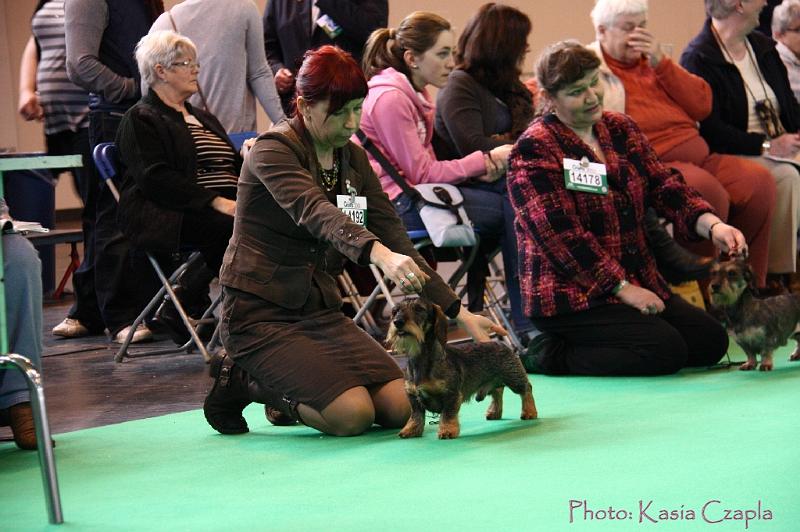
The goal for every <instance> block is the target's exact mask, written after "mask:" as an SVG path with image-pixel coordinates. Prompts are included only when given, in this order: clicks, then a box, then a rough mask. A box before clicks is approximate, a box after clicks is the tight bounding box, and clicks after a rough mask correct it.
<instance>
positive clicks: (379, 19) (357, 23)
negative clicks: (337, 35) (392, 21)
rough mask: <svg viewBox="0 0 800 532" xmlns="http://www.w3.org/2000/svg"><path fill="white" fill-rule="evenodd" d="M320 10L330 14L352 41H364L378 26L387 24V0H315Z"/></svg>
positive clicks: (381, 26)
mask: <svg viewBox="0 0 800 532" xmlns="http://www.w3.org/2000/svg"><path fill="white" fill-rule="evenodd" d="M316 2H317V7H318V8H319V10H320V12H322V13H324V14H326V15H328V16H330V17H331V18H332V19H333V20H334V22H336V23H337V24H338V25H339V26H341V27H342V31H343V32H344V33H345V35H347V37H348V38H349V39H351V40H353V41H356V42H360V43H366V42H367V39H368V38H369V36H370V34H371V33H372V32H373V31H375V30H376V29H378V28H386V27H387V26H389V2H388V0H362V1H361V2H354V1H353V0H316Z"/></svg>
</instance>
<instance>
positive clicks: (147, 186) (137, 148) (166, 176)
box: [116, 107, 218, 211]
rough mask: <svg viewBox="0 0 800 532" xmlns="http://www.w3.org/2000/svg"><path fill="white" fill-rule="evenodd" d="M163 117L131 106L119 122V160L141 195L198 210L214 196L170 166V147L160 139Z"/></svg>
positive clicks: (171, 206)
mask: <svg viewBox="0 0 800 532" xmlns="http://www.w3.org/2000/svg"><path fill="white" fill-rule="evenodd" d="M162 120H163V119H162V118H161V117H160V116H158V115H156V114H155V113H148V112H143V111H142V110H141V109H140V108H137V107H134V108H132V109H131V110H130V111H128V113H126V114H125V117H124V118H123V119H122V122H121V123H120V125H119V131H118V132H117V139H116V140H117V146H118V149H119V157H120V160H121V161H122V162H123V163H124V165H125V167H126V168H127V172H128V174H130V176H131V177H132V178H133V179H134V181H136V185H137V186H138V187H139V189H140V190H141V191H142V194H143V195H144V196H145V197H146V198H147V199H149V200H150V201H153V202H154V203H157V204H158V205H161V206H162V207H165V208H167V209H174V210H194V211H199V210H202V209H203V208H204V207H208V206H210V205H211V203H212V202H213V201H214V199H215V198H217V197H218V194H217V193H216V192H213V191H212V190H211V189H207V188H205V187H202V186H200V185H198V184H197V182H196V180H195V179H194V176H187V175H186V174H185V173H184V172H183V171H182V170H180V169H178V168H175V167H173V166H171V165H170V161H171V160H172V159H173V157H174V156H173V154H172V153H170V150H171V146H167V145H165V144H164V142H163V141H162V134H163V130H164V124H163V123H161V124H159V121H162Z"/></svg>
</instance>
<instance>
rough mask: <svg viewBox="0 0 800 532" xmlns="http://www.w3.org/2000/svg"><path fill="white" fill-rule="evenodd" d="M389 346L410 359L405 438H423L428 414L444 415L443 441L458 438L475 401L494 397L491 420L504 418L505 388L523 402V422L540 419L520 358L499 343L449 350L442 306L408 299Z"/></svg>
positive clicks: (396, 312) (397, 312)
mask: <svg viewBox="0 0 800 532" xmlns="http://www.w3.org/2000/svg"><path fill="white" fill-rule="evenodd" d="M386 340H387V343H388V344H389V345H391V347H392V349H393V350H394V351H395V353H397V354H402V355H407V356H408V366H407V367H406V392H407V393H408V397H409V399H410V401H411V408H412V413H411V418H410V419H409V420H408V423H406V426H405V427H403V430H401V431H400V434H399V435H400V437H401V438H414V437H418V436H422V431H423V429H424V428H425V410H429V411H431V412H437V413H441V419H440V422H439V438H440V439H451V438H457V437H458V434H459V430H460V428H459V423H458V411H459V409H460V408H461V404H462V403H463V402H465V401H468V400H469V399H470V398H471V397H472V396H473V395H475V399H476V400H477V401H482V400H483V398H484V397H486V395H491V396H492V403H491V404H490V405H489V409H488V410H487V411H486V419H500V418H501V417H502V415H503V386H508V387H509V388H511V390H513V391H514V393H517V394H519V395H520V397H521V398H522V414H521V415H520V418H521V419H536V417H537V415H538V414H537V412H536V403H535V402H534V400H533V393H532V390H533V389H532V387H531V384H530V382H529V381H528V375H527V374H526V373H525V368H524V367H523V366H522V362H521V361H520V359H519V357H518V356H516V355H515V354H514V353H513V352H512V351H511V349H509V348H508V347H507V346H505V345H503V344H500V343H497V342H486V343H479V344H474V343H473V344H470V345H467V346H460V347H454V346H450V345H447V317H446V316H445V315H444V313H443V312H442V309H441V308H439V306H438V305H435V304H433V303H430V302H428V301H426V300H424V299H420V298H417V299H406V300H404V301H402V302H401V303H400V304H399V305H397V306H396V307H395V308H394V309H393V311H392V320H391V323H390V325H389V333H388V336H387V339H386Z"/></svg>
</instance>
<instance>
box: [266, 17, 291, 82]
mask: <svg viewBox="0 0 800 532" xmlns="http://www.w3.org/2000/svg"><path fill="white" fill-rule="evenodd" d="M277 3H278V2H267V9H266V10H265V11H264V22H263V26H264V51H265V53H266V55H267V61H269V67H270V68H271V69H272V73H273V74H277V73H278V70H280V69H282V68H286V65H285V64H284V62H283V61H284V59H283V49H282V48H281V41H280V38H279V36H278V27H277V25H276V23H275V9H276V7H275V6H276V4H277Z"/></svg>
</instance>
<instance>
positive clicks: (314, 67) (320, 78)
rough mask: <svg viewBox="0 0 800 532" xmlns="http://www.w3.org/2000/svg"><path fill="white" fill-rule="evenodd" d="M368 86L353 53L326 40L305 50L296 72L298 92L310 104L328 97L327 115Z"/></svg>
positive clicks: (363, 92) (357, 95) (362, 93)
mask: <svg viewBox="0 0 800 532" xmlns="http://www.w3.org/2000/svg"><path fill="white" fill-rule="evenodd" d="M368 90H369V88H368V87H367V79H366V78H365V77H364V73H363V72H362V71H361V67H359V66H358V63H356V61H355V59H353V56H351V55H350V54H349V53H347V52H345V51H344V50H342V49H341V48H338V47H336V46H331V45H329V44H327V45H325V46H320V47H319V48H317V49H316V50H309V51H308V52H306V55H305V56H304V58H303V64H302V66H301V67H300V70H299V71H298V72H297V85H296V91H297V96H302V97H303V99H305V100H306V101H307V102H308V103H311V104H314V103H317V102H321V101H324V100H328V116H330V115H332V114H333V113H335V112H336V111H338V110H339V109H341V108H342V107H344V106H345V104H347V102H349V101H350V100H355V99H357V98H365V97H366V96H367V91H368Z"/></svg>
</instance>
